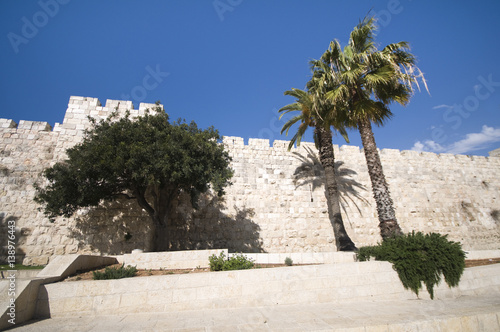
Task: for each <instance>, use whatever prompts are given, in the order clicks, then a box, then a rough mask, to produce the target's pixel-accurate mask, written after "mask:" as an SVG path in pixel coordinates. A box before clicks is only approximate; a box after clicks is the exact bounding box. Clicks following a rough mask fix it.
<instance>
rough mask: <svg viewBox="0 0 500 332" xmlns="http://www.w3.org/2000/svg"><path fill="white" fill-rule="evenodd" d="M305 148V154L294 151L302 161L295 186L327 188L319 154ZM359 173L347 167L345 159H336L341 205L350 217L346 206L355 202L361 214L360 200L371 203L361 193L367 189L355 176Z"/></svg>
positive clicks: (296, 174)
mask: <svg viewBox="0 0 500 332" xmlns="http://www.w3.org/2000/svg"><path fill="white" fill-rule="evenodd" d="M305 150H306V154H305V155H304V154H301V153H299V152H294V153H293V154H294V155H295V157H296V158H297V159H298V160H299V161H300V162H301V164H300V166H298V167H297V168H296V169H295V172H294V174H293V176H294V179H293V182H294V184H295V187H296V188H298V187H301V186H307V185H309V186H310V187H311V190H312V191H314V190H316V189H317V188H321V187H323V188H326V186H325V172H324V170H323V166H322V165H321V162H320V160H319V156H318V155H317V153H315V152H314V151H313V150H312V149H311V148H310V147H306V148H305ZM357 174H358V173H356V171H354V170H352V169H350V168H348V167H346V166H345V163H344V162H343V161H340V160H339V161H335V177H336V179H337V187H338V190H339V193H340V206H341V207H342V210H344V214H345V215H346V217H347V218H348V219H349V216H348V214H347V210H346V208H347V207H348V206H350V204H353V205H354V207H355V208H356V210H358V212H359V213H360V214H361V215H362V212H361V209H360V207H359V205H358V202H362V203H363V204H368V205H370V202H369V201H368V200H367V199H366V198H364V197H363V196H361V194H360V192H362V191H366V190H367V189H366V187H365V186H364V185H362V184H361V183H359V182H358V181H356V180H354V178H353V177H354V176H356V175H357ZM325 196H326V190H325Z"/></svg>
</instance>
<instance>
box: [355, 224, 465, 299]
mask: <svg viewBox="0 0 500 332" xmlns="http://www.w3.org/2000/svg"><path fill="white" fill-rule="evenodd" d="M446 237H447V236H446V235H441V234H437V233H429V234H425V235H424V234H423V233H421V232H417V233H415V232H414V231H413V232H412V233H409V234H407V235H402V236H397V237H392V238H389V239H386V240H384V241H382V243H380V244H379V245H377V246H370V247H362V248H360V249H359V251H358V252H357V253H356V256H357V258H358V260H359V261H367V260H370V258H371V257H373V258H375V260H378V261H388V262H391V263H392V264H393V267H394V269H395V270H396V271H397V273H398V276H399V279H400V280H401V282H402V283H403V286H404V287H405V289H411V290H412V291H413V292H414V293H415V294H416V295H417V296H418V292H419V290H420V289H421V288H422V283H424V284H425V286H426V288H427V291H428V292H429V294H430V296H431V299H434V286H435V285H438V284H439V282H440V281H441V275H443V276H444V280H445V282H446V283H447V284H448V286H449V287H455V286H458V282H459V281H460V277H461V276H462V273H463V271H464V268H465V252H464V251H463V250H462V246H461V244H460V243H458V242H453V241H449V240H448V239H447V238H446Z"/></svg>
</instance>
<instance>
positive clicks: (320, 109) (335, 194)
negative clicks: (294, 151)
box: [279, 78, 356, 251]
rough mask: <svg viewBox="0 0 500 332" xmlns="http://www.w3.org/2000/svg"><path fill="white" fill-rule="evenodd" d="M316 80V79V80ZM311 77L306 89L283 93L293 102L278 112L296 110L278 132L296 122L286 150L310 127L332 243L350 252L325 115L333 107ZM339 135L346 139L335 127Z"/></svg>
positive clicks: (339, 128) (349, 240)
mask: <svg viewBox="0 0 500 332" xmlns="http://www.w3.org/2000/svg"><path fill="white" fill-rule="evenodd" d="M317 81H319V80H317ZM317 81H316V82H315V80H314V78H313V80H311V82H310V84H309V90H308V91H303V90H300V89H292V90H289V91H286V92H285V95H289V96H292V97H295V98H296V102H295V103H292V104H289V105H286V106H284V107H282V108H281V109H280V110H279V112H280V113H282V115H281V117H282V116H283V115H284V114H287V113H289V112H292V111H299V112H300V114H299V115H296V116H295V117H293V118H292V119H290V120H289V121H287V122H286V123H285V125H284V126H283V128H282V130H281V133H283V132H286V133H287V134H288V130H289V129H290V127H292V126H293V125H294V124H296V123H300V125H299V128H298V130H297V132H296V133H295V135H294V136H293V138H292V139H291V140H290V144H289V146H288V150H290V149H291V148H292V147H293V145H294V144H295V143H297V145H300V142H301V140H302V137H303V135H304V133H305V132H306V130H307V129H308V128H314V141H315V143H316V147H317V148H318V151H319V159H320V161H321V165H322V166H323V169H324V172H325V180H326V194H327V204H328V210H329V213H330V218H331V219H330V220H331V222H332V226H333V232H334V236H335V243H336V246H337V250H338V251H354V250H356V246H355V245H354V243H353V242H352V240H351V238H350V237H349V235H348V234H347V231H346V230H345V227H344V221H343V219H342V214H341V211H340V203H339V190H338V185H337V179H336V176H335V156H334V153H333V145H332V131H331V129H330V126H331V125H332V123H328V122H327V121H328V120H327V116H331V115H332V114H334V106H333V104H332V103H331V102H329V101H328V100H327V99H326V98H325V96H324V94H323V93H322V92H321V91H320V90H321V89H320V86H316V88H315V83H317ZM281 117H280V118H281ZM336 129H338V130H339V131H340V132H341V134H342V135H343V136H344V137H345V138H346V139H347V133H346V131H345V129H344V128H343V127H341V126H340V127H337V128H336Z"/></svg>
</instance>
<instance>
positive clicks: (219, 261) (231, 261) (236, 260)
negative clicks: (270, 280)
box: [208, 252, 254, 271]
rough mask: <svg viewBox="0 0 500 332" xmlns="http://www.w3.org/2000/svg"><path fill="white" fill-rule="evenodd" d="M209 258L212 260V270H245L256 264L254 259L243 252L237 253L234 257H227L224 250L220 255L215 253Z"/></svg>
mask: <svg viewBox="0 0 500 332" xmlns="http://www.w3.org/2000/svg"><path fill="white" fill-rule="evenodd" d="M208 260H209V262H210V263H209V265H210V271H229V270H245V269H251V268H252V267H253V266H254V262H253V260H252V259H251V258H247V257H246V256H244V255H242V254H235V255H233V257H230V258H228V259H226V255H224V252H221V253H220V255H219V256H217V255H215V254H214V255H212V256H210V257H209V258H208Z"/></svg>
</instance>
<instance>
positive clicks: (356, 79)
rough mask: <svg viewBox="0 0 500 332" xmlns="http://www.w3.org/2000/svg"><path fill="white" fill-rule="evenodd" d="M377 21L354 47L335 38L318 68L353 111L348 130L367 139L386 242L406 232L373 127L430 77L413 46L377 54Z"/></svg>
mask: <svg viewBox="0 0 500 332" xmlns="http://www.w3.org/2000/svg"><path fill="white" fill-rule="evenodd" d="M375 30H376V25H375V20H374V18H373V17H366V18H365V19H364V20H363V21H361V22H360V23H359V24H358V26H356V27H355V28H354V30H353V31H352V32H351V34H350V38H349V43H348V45H347V46H345V47H344V49H343V50H342V49H341V47H340V43H339V42H338V41H337V40H335V41H332V42H331V43H330V47H329V49H328V50H327V51H326V52H325V53H324V54H323V56H322V57H321V60H318V61H315V62H314V63H313V68H318V70H325V68H326V67H329V69H326V70H327V71H328V74H329V75H327V77H328V88H327V89H328V90H329V91H328V92H327V93H326V95H327V97H328V99H329V100H330V101H331V102H332V103H336V104H343V105H344V107H345V109H346V110H347V121H346V122H345V125H346V126H347V127H348V128H356V129H358V130H359V133H360V135H361V141H362V143H363V148H364V153H365V158H366V163H367V166H368V173H369V175H370V180H371V184H372V190H373V196H374V198H375V202H376V204H377V212H378V218H379V222H380V224H379V227H380V233H381V236H382V238H384V239H385V238H388V237H390V236H394V235H400V234H402V231H401V228H400V226H399V224H398V221H397V219H396V214H395V211H394V203H393V201H392V198H391V195H390V192H389V187H388V185H387V181H386V180H385V176H384V172H383V169H382V164H381V162H380V157H379V154H378V151H377V145H376V143H375V138H374V136H373V131H372V126H371V124H372V123H374V124H376V125H383V124H384V122H385V121H386V120H388V119H390V118H391V117H392V112H391V111H390V109H389V108H388V105H389V104H390V103H392V102H397V103H399V104H401V105H403V106H405V105H406V104H407V103H408V102H409V101H410V98H411V96H412V95H413V92H414V86H416V87H418V88H419V86H418V79H422V81H423V83H424V85H425V87H426V88H427V85H426V83H425V79H424V77H423V74H422V72H421V71H420V69H419V68H418V67H417V66H416V65H415V63H416V61H415V57H414V56H413V55H412V54H411V53H410V52H409V44H408V43H407V42H404V41H403V42H399V43H394V44H389V45H387V46H386V47H385V48H384V49H383V50H381V51H379V50H377V48H376V46H375V43H374V33H375Z"/></svg>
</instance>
